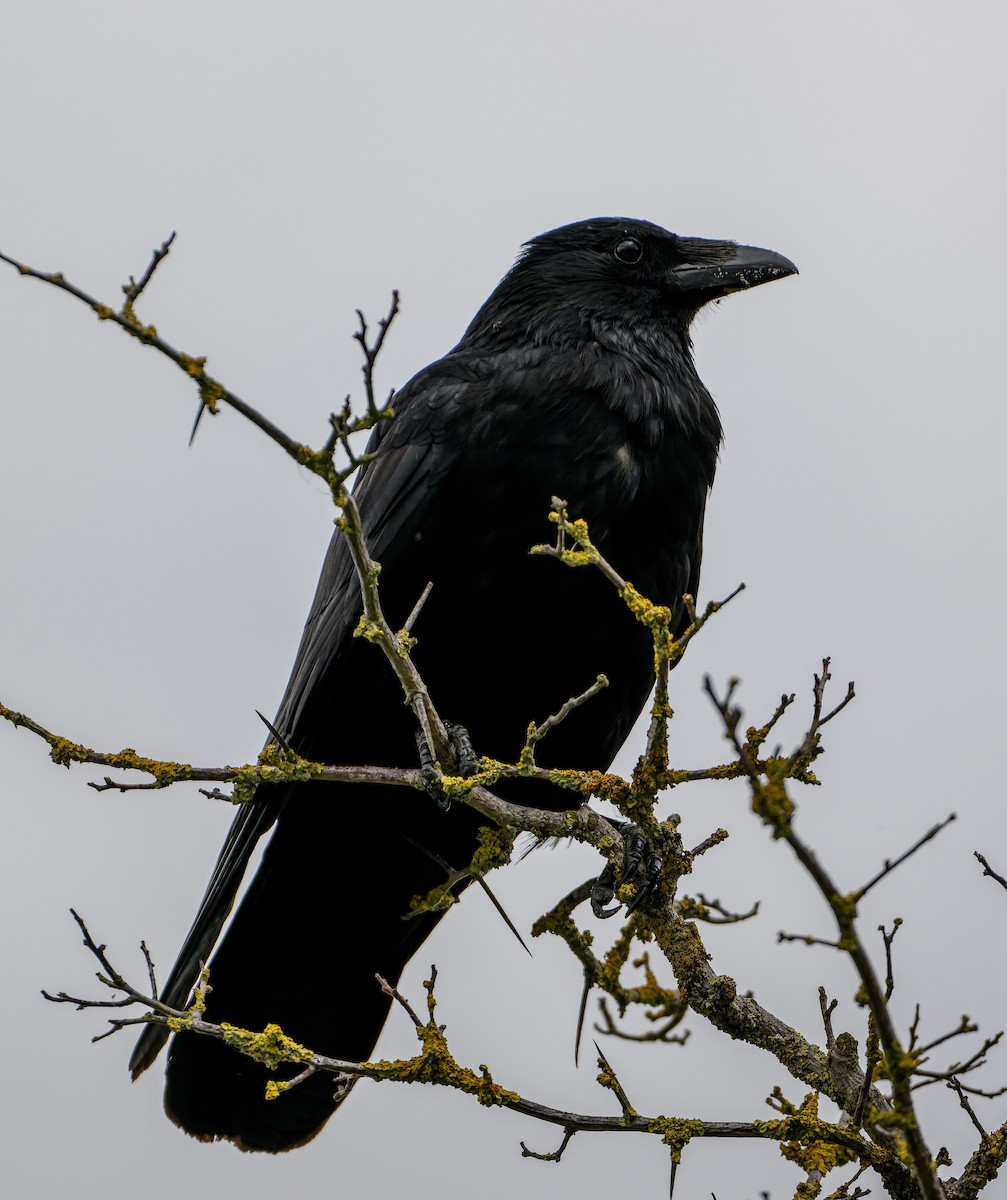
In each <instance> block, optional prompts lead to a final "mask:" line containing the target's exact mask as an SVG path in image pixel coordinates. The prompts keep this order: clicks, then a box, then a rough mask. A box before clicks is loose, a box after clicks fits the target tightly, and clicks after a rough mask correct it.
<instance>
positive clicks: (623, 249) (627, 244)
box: [612, 238, 643, 265]
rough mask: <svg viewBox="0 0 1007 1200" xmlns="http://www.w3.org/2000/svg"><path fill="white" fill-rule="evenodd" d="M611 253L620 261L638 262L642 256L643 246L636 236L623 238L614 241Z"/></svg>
mask: <svg viewBox="0 0 1007 1200" xmlns="http://www.w3.org/2000/svg"><path fill="white" fill-rule="evenodd" d="M612 253H613V254H614V255H615V256H616V258H617V259H618V260H619V262H621V263H629V264H630V265H632V264H633V263H638V262H639V261H640V259H641V258H643V247H642V246H641V245H640V243H639V242H638V241H637V240H636V238H623V239H622V241H621V242H616V244H615V248H614V249H613V251H612Z"/></svg>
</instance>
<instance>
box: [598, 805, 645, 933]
mask: <svg viewBox="0 0 1007 1200" xmlns="http://www.w3.org/2000/svg"><path fill="white" fill-rule="evenodd" d="M612 824H613V825H614V826H615V827H616V829H618V830H619V832H620V833H621V834H622V844H623V856H622V870H621V871H620V873H619V878H618V881H617V880H616V876H615V868H614V867H613V866H612V864H611V863H607V864H606V865H605V869H604V870H603V871H602V873H601V874H600V875H599V876H598V878H597V879H596V880H595V881H594V884H593V885H592V887H591V910H592V912H593V913H594V915H595V916H596V917H603V918H604V917H614V916H615V914H616V913H617V912H618V911H619V909H620V908H621V905H619V904H616V905H615V907H614V908H605V905H606V904H608V903H609V902H610V901H611V900H612V899H613V898H614V896H615V888H616V883H617V882H618V883H619V884H623V883H635V884H636V895H635V896H634V897H633V899H632V901H631V902H630V903H629V904H628V905H627V907H626V916H627V917H629V916H632V914H633V913H634V912H635V911H636V909H637V907H638V906H639V904H640V902H641V901H642V900H643V899H644V897H646V896H649V895H650V893H651V892H652V891H653V890H654V888H655V887H656V886H657V881H658V880H659V879H660V878H661V859H660V857H659V856H658V855H657V854H655V853H654V851H653V850H652V849H651V848H650V843H649V842H648V841H647V839H646V838H645V837H644V836H643V834H642V833H641V832H640V830H639V829H638V828H637V826H636V825H634V824H632V823H631V822H630V821H613V822H612Z"/></svg>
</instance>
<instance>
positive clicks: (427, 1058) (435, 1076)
mask: <svg viewBox="0 0 1007 1200" xmlns="http://www.w3.org/2000/svg"><path fill="white" fill-rule="evenodd" d="M424 987H425V988H426V989H427V1010H428V1013H429V1020H428V1021H427V1022H426V1023H425V1024H423V1025H419V1026H417V1028H416V1036H417V1037H418V1038H419V1040H420V1042H421V1045H422V1049H421V1050H420V1053H419V1054H417V1056H416V1057H415V1058H410V1059H404V1060H399V1061H397V1062H388V1061H386V1060H382V1061H380V1062H373V1063H368V1064H367V1065H368V1067H369V1068H370V1071H371V1072H372V1073H373V1074H374V1075H375V1076H376V1077H377V1078H379V1079H394V1080H398V1081H399V1082H401V1083H433V1084H439V1085H440V1086H442V1087H451V1088H455V1089H457V1090H458V1091H461V1092H466V1093H468V1095H470V1096H475V1098H476V1099H477V1100H478V1101H479V1103H480V1104H484V1105H486V1106H487V1107H491V1106H501V1105H508V1104H517V1103H518V1102H519V1101H520V1099H521V1097H520V1096H519V1095H518V1093H517V1092H512V1091H509V1090H508V1089H507V1088H503V1087H501V1086H500V1085H499V1084H498V1083H496V1082H495V1081H494V1079H493V1076H492V1075H491V1074H490V1071H489V1068H488V1067H487V1066H486V1065H485V1064H484V1063H483V1064H480V1066H479V1073H478V1074H477V1073H476V1072H475V1071H473V1070H471V1068H469V1067H463V1066H460V1065H459V1064H458V1063H457V1062H456V1061H455V1058H454V1055H452V1053H451V1051H450V1050H449V1049H448V1043H447V1038H446V1037H445V1035H444V1026H443V1025H438V1024H437V1022H436V1020H435V1018H434V1010H435V1007H436V1005H435V1001H434V994H433V980H428V981H427V982H426V983H425V984H424Z"/></svg>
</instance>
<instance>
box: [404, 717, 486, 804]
mask: <svg viewBox="0 0 1007 1200" xmlns="http://www.w3.org/2000/svg"><path fill="white" fill-rule="evenodd" d="M444 729H445V731H446V733H447V735H448V741H449V742H450V744H451V749H452V751H453V752H454V756H455V761H456V763H457V765H458V774H459V775H461V776H462V777H463V778H468V776H470V775H475V774H476V772H477V771H478V770H479V756H478V755H477V754H476V752H475V748H474V747H473V745H472V739H471V737H469V731H468V730H467V729H466V728H465V726H464V725H458V724H456V723H455V722H452V721H445V722H444ZM416 748H417V750H418V751H419V754H420V774H421V775H422V776H423V782H424V783H425V784H426V788H427V791H428V792H429V793H430V795H431V796H433V798H434V799H435V800H436V801H437V807H438V808H440V809H441V810H442V811H444V812H447V811H448V809H449V808H450V807H451V797H450V796H448V795H447V794H446V793H445V791H444V787H443V785H442V784H441V772H440V770H439V769H438V765H437V760H436V759H435V758H434V755H433V751H432V750H431V749H430V747H429V745H427V739H426V738H425V737H424V736H423V730H422V729H418V730H417V731H416Z"/></svg>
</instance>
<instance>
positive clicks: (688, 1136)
mask: <svg viewBox="0 0 1007 1200" xmlns="http://www.w3.org/2000/svg"><path fill="white" fill-rule="evenodd" d="M647 1129H648V1130H649V1132H650V1133H659V1134H660V1135H661V1141H662V1142H664V1144H665V1145H666V1146H670V1147H671V1157H672V1161H673V1162H676V1163H680V1162H681V1161H682V1151H683V1150H684V1149H685V1147H686V1146H687V1145H688V1144H689V1142H691V1141H692V1139H693V1138H694V1137H702V1136H703V1134H704V1132H705V1128H704V1126H703V1122H702V1121H690V1120H687V1119H685V1118H683V1117H655V1118H654V1120H653V1121H651V1122H649V1123H648V1125H647Z"/></svg>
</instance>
